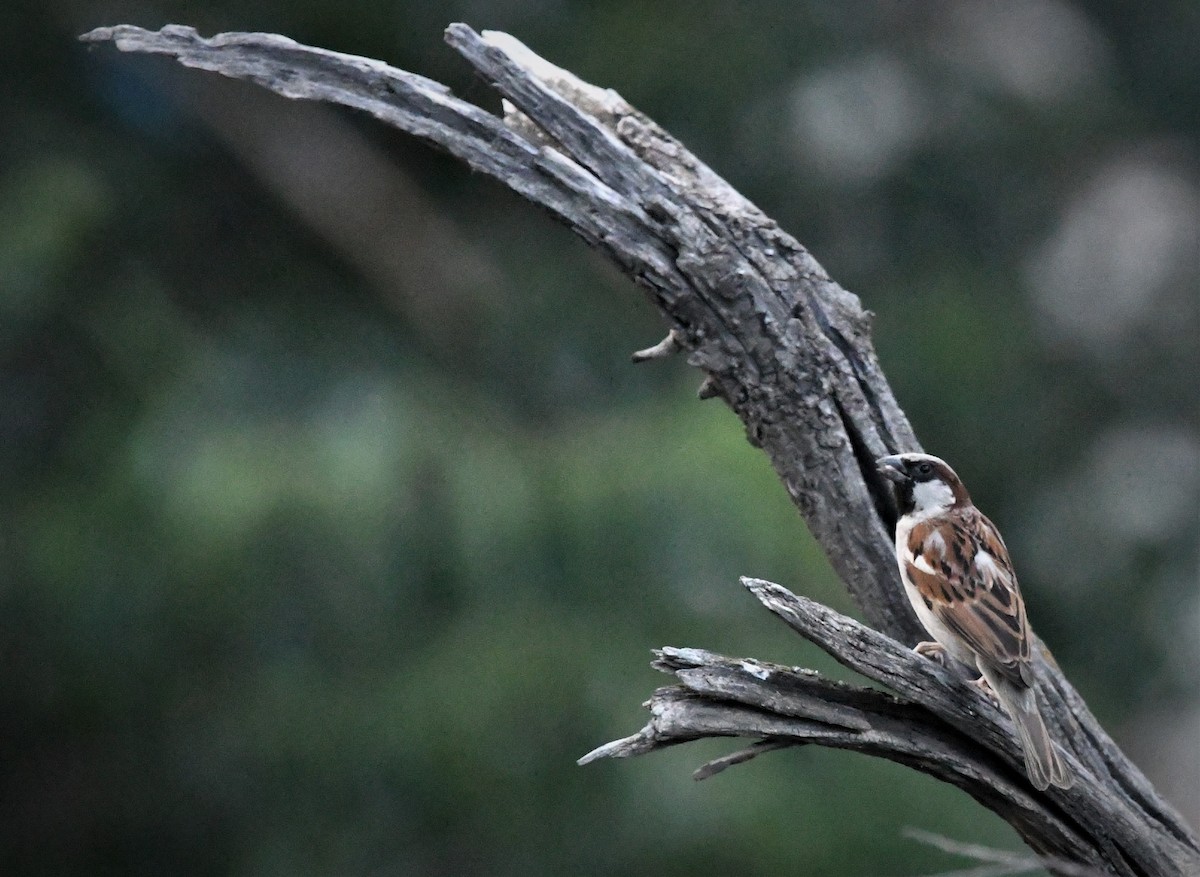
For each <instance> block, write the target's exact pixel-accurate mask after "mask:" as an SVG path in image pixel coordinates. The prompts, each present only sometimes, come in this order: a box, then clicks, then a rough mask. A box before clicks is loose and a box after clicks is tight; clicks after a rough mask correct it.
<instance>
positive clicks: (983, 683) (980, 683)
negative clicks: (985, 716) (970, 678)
mask: <svg viewBox="0 0 1200 877" xmlns="http://www.w3.org/2000/svg"><path fill="white" fill-rule="evenodd" d="M971 684H972V685H974V686H975V687H976V688H978V689H979V691H980V692H981V693H982V694H983V696H984V697H986V698H987V699H988V700H990V701H991V702H992V703H994V704H995V705H996V706H1000V698H998V697H996V692H995V691H993V690H992V686H990V685H988V681H987V680H986V679H984V678H983V677H982V676H980V677H979V678H978V679H976V680H975V681H974V682H972V683H971Z"/></svg>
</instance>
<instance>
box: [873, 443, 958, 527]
mask: <svg viewBox="0 0 1200 877" xmlns="http://www.w3.org/2000/svg"><path fill="white" fill-rule="evenodd" d="M875 465H876V467H877V468H878V469H879V472H880V474H881V475H883V476H884V477H885V478H887V479H888V480H889V481H891V482H892V483H893V484H895V486H896V499H897V501H898V502H899V504H900V514H902V515H909V514H918V515H934V514H937V513H939V512H943V511H945V510H946V509H949V508H953V507H956V506H964V505H969V504H970V502H971V497H970V496H968V495H967V489H966V488H965V487H963V483H962V481H961V480H959V477H958V476H957V475H955V474H954V470H953V469H951V468H950V467H949V466H948V465H947V464H946V461H945V460H943V459H941V458H940V457H934V456H932V455H931V454H893V455H892V456H890V457H880V458H879V459H878V460H876V461H875Z"/></svg>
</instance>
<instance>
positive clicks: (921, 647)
mask: <svg viewBox="0 0 1200 877" xmlns="http://www.w3.org/2000/svg"><path fill="white" fill-rule="evenodd" d="M913 651H914V652H916V653H917V654H918V655H920V656H921V657H922V658H928V659H929V660H931V661H934V662H936V663H938V664H941V665H942V666H943V667H945V666H946V665H947V664H948V663H949V661H948V659H947V657H946V647H945V646H943V645H942V644H941V643H934V642H928V643H917V644H916V645H915V646H913Z"/></svg>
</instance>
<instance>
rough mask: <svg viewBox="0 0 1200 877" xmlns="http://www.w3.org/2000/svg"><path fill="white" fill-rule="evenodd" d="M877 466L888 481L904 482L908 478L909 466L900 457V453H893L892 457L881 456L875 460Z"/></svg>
mask: <svg viewBox="0 0 1200 877" xmlns="http://www.w3.org/2000/svg"><path fill="white" fill-rule="evenodd" d="M875 468H876V469H878V470H879V474H880V475H882V476H883V477H884V478H886V479H887V480H888V481H895V482H896V483H897V484H903V483H904V482H905V481H907V480H908V468H907V467H906V466H905V465H904V461H903V460H902V459H900V456H899V455H898V454H893V455H892V456H890V457H880V458H879V459H878V460H876V461H875Z"/></svg>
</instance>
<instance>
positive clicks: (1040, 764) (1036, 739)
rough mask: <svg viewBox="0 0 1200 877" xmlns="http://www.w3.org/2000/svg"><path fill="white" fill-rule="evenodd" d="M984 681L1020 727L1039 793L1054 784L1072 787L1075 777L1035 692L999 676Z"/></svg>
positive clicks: (1029, 770) (1023, 748)
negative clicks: (1057, 743)
mask: <svg viewBox="0 0 1200 877" xmlns="http://www.w3.org/2000/svg"><path fill="white" fill-rule="evenodd" d="M984 678H985V679H987V681H988V684H989V685H990V686H991V687H992V691H994V692H996V697H998V698H999V699H1000V704H1001V705H1002V706H1003V707H1004V709H1005V710H1006V711H1007V712H1008V714H1009V715H1010V716H1011V717H1012V720H1013V724H1014V725H1016V728H1017V736H1018V737H1020V738H1021V751H1022V752H1023V753H1024V755H1025V772H1026V773H1027V774H1029V782H1031V783H1033V787H1034V788H1035V789H1037V790H1038V791H1042V790H1044V789H1045V788H1047V787H1048V786H1051V785H1054V786H1058V787H1059V788H1060V789H1069V788H1071V786H1072V784H1073V783H1074V782H1075V778H1074V777H1073V776H1071V773H1070V771H1068V770H1067V766H1066V765H1065V764H1063V760H1062V758H1061V757H1060V756H1059V754H1058V752H1057V751H1056V750H1055V748H1054V741H1053V740H1051V739H1050V732H1049V731H1047V730H1046V723H1045V722H1043V721H1042V714H1041V713H1040V712H1039V711H1038V705H1037V695H1036V694H1035V692H1034V689H1033V688H1032V687H1029V688H1026V687H1018V686H1016V685H1014V684H1013V683H1012V682H1010V681H1008V680H1007V679H1005V678H1004V677H1003V676H999V675H998V674H995V673H987V672H985V673H984Z"/></svg>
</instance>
